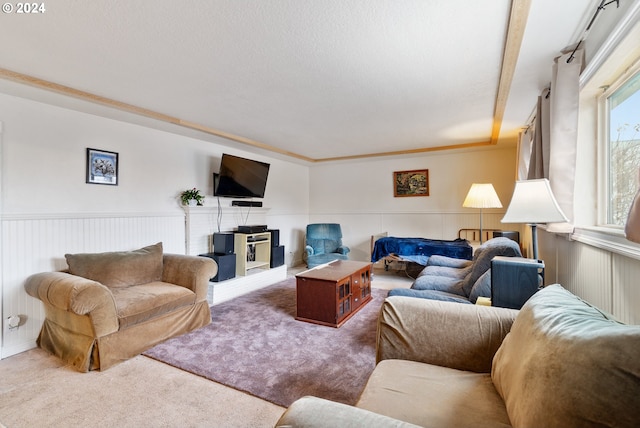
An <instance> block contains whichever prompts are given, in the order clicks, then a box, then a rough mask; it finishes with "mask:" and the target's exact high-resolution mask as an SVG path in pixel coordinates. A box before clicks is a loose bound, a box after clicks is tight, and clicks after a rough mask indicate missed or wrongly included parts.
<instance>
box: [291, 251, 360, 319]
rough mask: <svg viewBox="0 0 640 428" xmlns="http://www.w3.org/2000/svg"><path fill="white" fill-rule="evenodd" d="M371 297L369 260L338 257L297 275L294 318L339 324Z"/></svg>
mask: <svg viewBox="0 0 640 428" xmlns="http://www.w3.org/2000/svg"><path fill="white" fill-rule="evenodd" d="M370 300H371V263H367V262H356V261H351V260H338V261H335V262H331V263H327V264H326V265H321V266H317V267H315V268H313V269H309V270H307V271H304V272H301V273H299V274H298V275H296V319H297V320H300V321H306V322H311V323H314V324H321V325H327V326H331V327H340V326H341V325H342V324H344V323H345V322H346V321H347V320H349V319H350V318H351V317H352V316H353V315H354V314H355V313H356V312H358V311H359V310H360V309H362V307H363V306H364V305H366V304H367V303H368V302H369V301H370Z"/></svg>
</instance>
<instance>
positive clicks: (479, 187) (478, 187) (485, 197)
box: [462, 183, 502, 244]
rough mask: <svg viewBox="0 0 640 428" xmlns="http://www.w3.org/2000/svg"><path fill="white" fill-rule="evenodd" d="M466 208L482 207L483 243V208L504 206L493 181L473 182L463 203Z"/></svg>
mask: <svg viewBox="0 0 640 428" xmlns="http://www.w3.org/2000/svg"><path fill="white" fill-rule="evenodd" d="M462 206H463V207H466V208H480V243H481V244H482V209H483V208H502V203H501V202H500V198H498V194H497V193H496V190H495V189H494V188H493V184H491V183H473V184H472V185H471V188H470V189H469V193H467V197H466V198H465V199H464V202H463V203H462Z"/></svg>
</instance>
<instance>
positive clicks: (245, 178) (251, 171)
mask: <svg viewBox="0 0 640 428" xmlns="http://www.w3.org/2000/svg"><path fill="white" fill-rule="evenodd" d="M268 174H269V164H268V163H264V162H259V161H255V160H251V159H245V158H241V157H238V156H232V155H228V154H226V153H223V154H222V161H221V162H220V173H219V174H217V177H216V174H214V177H213V194H214V196H223V197H230V198H264V191H265V188H266V187H267V176H268Z"/></svg>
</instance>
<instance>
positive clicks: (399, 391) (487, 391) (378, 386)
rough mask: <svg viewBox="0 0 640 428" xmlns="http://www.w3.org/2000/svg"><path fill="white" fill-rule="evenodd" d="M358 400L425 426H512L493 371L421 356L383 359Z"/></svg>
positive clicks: (362, 406)
mask: <svg viewBox="0 0 640 428" xmlns="http://www.w3.org/2000/svg"><path fill="white" fill-rule="evenodd" d="M356 406H357V407H359V408H361V409H366V410H370V411H372V412H376V413H379V414H382V415H385V416H389V417H392V418H395V419H400V420H402V421H405V422H409V423H412V424H416V425H419V426H430V427H459V428H461V427H474V428H478V427H492V428H493V427H508V426H511V425H510V423H509V417H508V416H507V412H506V409H505V407H504V403H503V401H502V399H501V398H500V396H499V395H498V393H497V392H496V390H495V388H494V386H493V384H492V382H491V375H490V374H489V373H474V372H467V371H463V370H456V369H452V368H448V367H441V366H435V365H431V364H424V363H419V362H416V361H407V360H383V361H381V362H380V363H378V365H377V366H376V368H375V369H374V371H373V373H372V374H371V377H369V380H368V381H367V385H366V387H365V389H364V391H363V392H362V395H361V396H360V399H359V400H358V403H357V404H356Z"/></svg>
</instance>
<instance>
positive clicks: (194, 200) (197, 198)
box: [180, 187, 204, 206]
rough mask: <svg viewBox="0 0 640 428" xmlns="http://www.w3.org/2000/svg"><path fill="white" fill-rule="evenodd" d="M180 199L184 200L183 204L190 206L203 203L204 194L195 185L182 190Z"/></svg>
mask: <svg viewBox="0 0 640 428" xmlns="http://www.w3.org/2000/svg"><path fill="white" fill-rule="evenodd" d="M180 199H181V200H182V204H183V205H189V206H195V205H202V203H203V202H204V196H202V195H201V194H200V191H199V190H198V189H196V188H195V187H194V188H193V189H189V190H185V191H184V192H182V193H181V194H180Z"/></svg>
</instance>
